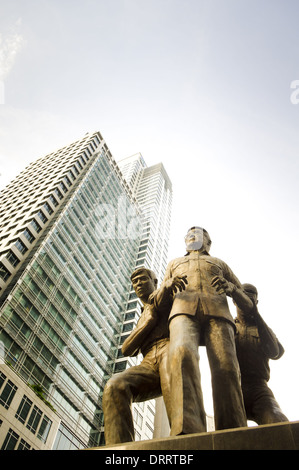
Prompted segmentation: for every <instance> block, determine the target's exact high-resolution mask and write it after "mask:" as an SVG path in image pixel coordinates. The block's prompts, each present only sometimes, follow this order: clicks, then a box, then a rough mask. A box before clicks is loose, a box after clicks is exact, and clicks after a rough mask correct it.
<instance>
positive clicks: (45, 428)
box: [37, 416, 52, 443]
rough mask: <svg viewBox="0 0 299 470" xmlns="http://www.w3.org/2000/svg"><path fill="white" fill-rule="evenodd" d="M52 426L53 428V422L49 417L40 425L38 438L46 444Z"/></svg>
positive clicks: (44, 418) (45, 417)
mask: <svg viewBox="0 0 299 470" xmlns="http://www.w3.org/2000/svg"><path fill="white" fill-rule="evenodd" d="M51 426H52V421H51V420H50V419H49V418H48V417H47V416H44V417H43V420H42V423H41V425H40V428H39V430H38V433H37V437H38V438H39V439H40V440H41V441H42V442H44V443H45V442H46V440H47V437H48V435H49V432H50V429H51Z"/></svg>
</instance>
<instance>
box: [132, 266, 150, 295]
mask: <svg viewBox="0 0 299 470" xmlns="http://www.w3.org/2000/svg"><path fill="white" fill-rule="evenodd" d="M132 285H133V288H134V290H135V292H136V295H137V297H139V298H145V297H148V296H149V295H150V294H151V293H152V292H153V291H154V290H155V283H154V281H153V279H151V277H150V276H149V275H148V274H147V273H146V272H141V273H139V274H137V276H135V277H134V278H133V279H132Z"/></svg>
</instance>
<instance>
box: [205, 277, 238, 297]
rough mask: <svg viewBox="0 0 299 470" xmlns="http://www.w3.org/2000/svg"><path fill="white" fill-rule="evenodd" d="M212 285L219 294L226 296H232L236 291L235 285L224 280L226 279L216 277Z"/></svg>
mask: <svg viewBox="0 0 299 470" xmlns="http://www.w3.org/2000/svg"><path fill="white" fill-rule="evenodd" d="M211 285H212V286H213V287H215V288H216V291H217V292H218V294H226V295H229V296H231V295H232V293H233V291H234V290H235V286H234V284H232V283H231V282H229V281H227V280H226V279H224V277H220V276H215V277H213V279H212V281H211Z"/></svg>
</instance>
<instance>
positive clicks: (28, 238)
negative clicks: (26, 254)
mask: <svg viewBox="0 0 299 470" xmlns="http://www.w3.org/2000/svg"><path fill="white" fill-rule="evenodd" d="M23 235H24V237H25V238H27V240H28V241H29V242H30V243H32V242H33V240H35V238H34V236H33V235H32V233H31V232H30V230H28V228H26V229H25V230H24V232H23Z"/></svg>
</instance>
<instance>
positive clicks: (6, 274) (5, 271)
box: [0, 262, 11, 281]
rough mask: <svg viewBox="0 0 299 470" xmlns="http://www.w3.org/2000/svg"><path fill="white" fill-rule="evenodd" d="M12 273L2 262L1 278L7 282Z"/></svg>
mask: <svg viewBox="0 0 299 470" xmlns="http://www.w3.org/2000/svg"><path fill="white" fill-rule="evenodd" d="M10 275H11V273H10V272H9V271H8V269H7V268H6V267H5V266H4V264H3V263H1V262H0V278H1V279H3V281H7V279H8V278H9V276H10Z"/></svg>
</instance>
